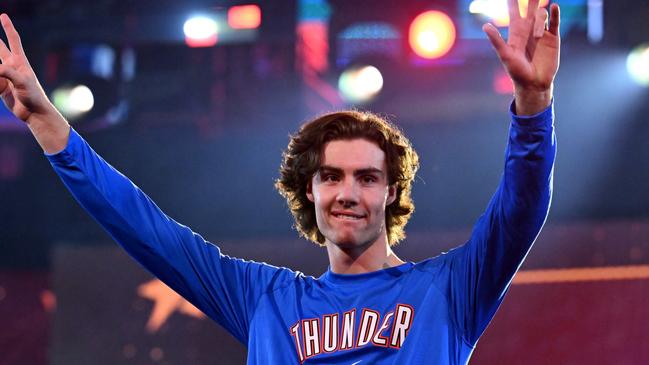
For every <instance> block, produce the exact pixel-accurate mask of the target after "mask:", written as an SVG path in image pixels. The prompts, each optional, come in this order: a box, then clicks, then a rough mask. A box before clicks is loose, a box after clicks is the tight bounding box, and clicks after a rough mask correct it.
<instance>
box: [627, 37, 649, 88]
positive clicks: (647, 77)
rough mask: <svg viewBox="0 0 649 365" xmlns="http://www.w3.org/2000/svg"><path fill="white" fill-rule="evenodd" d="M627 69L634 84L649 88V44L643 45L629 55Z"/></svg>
mask: <svg viewBox="0 0 649 365" xmlns="http://www.w3.org/2000/svg"><path fill="white" fill-rule="evenodd" d="M626 69H627V71H628V72H629V75H631V79H632V80H633V81H634V82H636V83H637V84H639V85H642V86H649V43H646V44H642V45H640V46H638V47H636V48H634V49H633V51H631V53H629V56H628V57H627V58H626Z"/></svg>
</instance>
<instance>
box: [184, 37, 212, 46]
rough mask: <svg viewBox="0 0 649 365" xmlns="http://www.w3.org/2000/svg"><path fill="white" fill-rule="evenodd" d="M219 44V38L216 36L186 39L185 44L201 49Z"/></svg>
mask: <svg viewBox="0 0 649 365" xmlns="http://www.w3.org/2000/svg"><path fill="white" fill-rule="evenodd" d="M217 42H218V37H217V35H216V34H214V35H212V36H209V37H207V38H190V37H185V44H186V45H187V46H189V47H192V48H201V47H212V46H214V45H216V43H217Z"/></svg>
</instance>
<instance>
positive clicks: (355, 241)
mask: <svg viewBox="0 0 649 365" xmlns="http://www.w3.org/2000/svg"><path fill="white" fill-rule="evenodd" d="M374 241H375V240H371V239H370V240H361V239H359V238H358V237H354V236H343V237H336V239H335V240H331V242H332V243H333V244H335V245H336V246H338V247H340V248H342V249H350V248H359V247H363V246H368V245H369V244H371V243H372V242H374Z"/></svg>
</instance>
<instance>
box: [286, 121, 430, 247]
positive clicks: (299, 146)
mask: <svg viewBox="0 0 649 365" xmlns="http://www.w3.org/2000/svg"><path fill="white" fill-rule="evenodd" d="M355 138H363V139H367V140H369V141H372V142H375V143H376V144H377V145H378V146H379V147H380V148H381V150H383V152H384V153H385V160H386V163H387V167H388V184H389V185H392V184H396V187H397V189H396V199H395V201H394V202H393V203H392V204H390V205H389V206H388V207H387V208H386V211H385V222H386V227H387V234H388V242H389V244H390V246H393V245H395V244H397V243H398V242H399V241H401V240H402V239H404V238H405V232H404V227H405V225H406V223H407V222H408V219H409V218H410V216H411V215H412V212H413V211H414V210H415V205H414V203H413V202H412V199H411V197H410V193H411V189H412V181H413V180H414V178H415V174H416V173H417V170H418V169H419V156H418V155H417V152H415V150H414V149H413V148H412V145H411V144H410V141H409V140H408V139H407V138H406V137H405V136H404V135H403V133H402V132H401V131H400V130H399V128H397V127H396V126H395V125H393V124H392V123H390V122H389V121H388V120H387V119H385V118H382V117H380V116H378V115H376V114H374V113H371V112H367V111H356V110H347V111H340V112H334V113H328V114H324V115H321V116H319V117H317V118H315V119H313V120H311V121H308V122H306V123H304V124H303V125H302V127H301V128H300V130H299V131H298V132H297V133H296V134H294V135H291V136H290V141H289V144H288V147H287V149H286V151H284V153H283V154H282V156H283V159H282V164H281V166H280V169H279V172H280V177H279V178H278V179H277V181H276V182H275V187H276V188H277V190H278V191H279V193H280V194H281V195H282V196H283V197H285V198H286V201H287V203H288V207H289V209H290V210H291V213H292V214H293V218H294V219H295V228H296V229H297V231H298V232H299V234H300V235H301V236H303V237H304V238H306V239H308V240H310V241H313V242H314V243H316V244H319V245H320V246H323V245H324V242H325V237H324V236H323V235H322V233H321V232H320V230H319V229H318V226H317V223H316V215H315V206H314V204H313V202H311V201H309V199H308V198H307V184H308V183H309V182H310V180H311V178H312V177H313V175H314V174H315V173H316V172H317V171H318V169H319V167H320V161H321V154H322V151H323V147H324V145H325V144H326V143H327V142H330V141H333V140H341V139H347V140H348V139H355Z"/></svg>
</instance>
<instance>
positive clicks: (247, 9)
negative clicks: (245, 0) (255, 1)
mask: <svg viewBox="0 0 649 365" xmlns="http://www.w3.org/2000/svg"><path fill="white" fill-rule="evenodd" d="M260 24H261V9H260V8H259V6H258V5H238V6H233V7H231V8H230V9H228V25H229V26H230V28H232V29H255V28H259V25H260Z"/></svg>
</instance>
